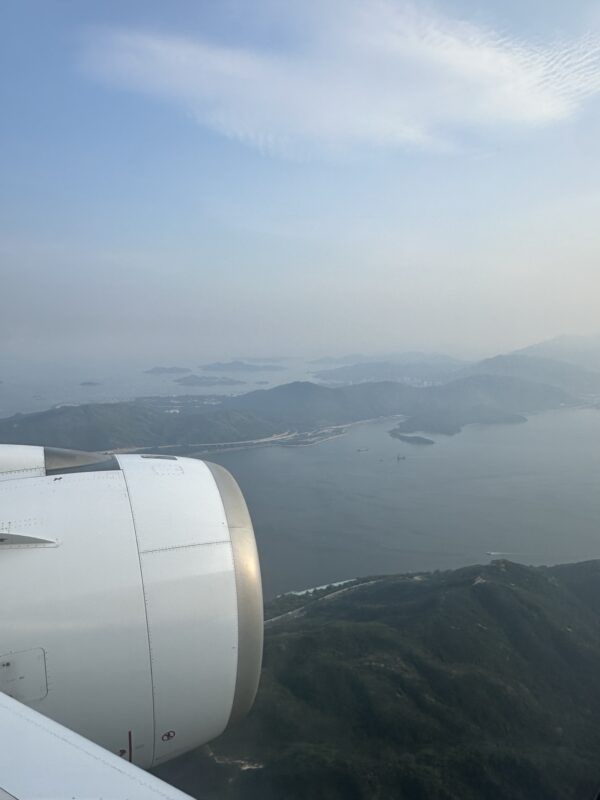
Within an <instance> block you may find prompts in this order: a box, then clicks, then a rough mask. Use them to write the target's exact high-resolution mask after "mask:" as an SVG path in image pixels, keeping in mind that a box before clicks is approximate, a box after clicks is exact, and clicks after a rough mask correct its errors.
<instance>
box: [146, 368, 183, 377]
mask: <svg viewBox="0 0 600 800" xmlns="http://www.w3.org/2000/svg"><path fill="white" fill-rule="evenodd" d="M191 371H192V370H191V369H188V368H187V367H152V368H151V369H146V370H144V374H146V375H185V373H186V372H191Z"/></svg>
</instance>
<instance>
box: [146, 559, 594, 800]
mask: <svg viewBox="0 0 600 800" xmlns="http://www.w3.org/2000/svg"><path fill="white" fill-rule="evenodd" d="M265 611H266V614H265V616H266V618H267V620H269V621H267V623H266V626H265V649H264V660H263V672H262V677H261V682H260V687H259V691H258V696H257V699H256V702H255V705H254V708H253V709H252V711H251V712H250V714H249V715H248V716H247V717H246V718H245V719H243V720H241V722H239V723H237V724H236V725H235V726H232V728H231V729H230V730H228V731H227V732H226V733H225V734H224V735H223V736H221V737H220V738H219V739H217V740H216V741H214V742H211V744H210V745H209V746H208V747H206V748H204V749H202V750H197V751H195V752H193V753H189V754H188V755H186V756H183V757H181V758H180V759H177V760H175V761H172V762H170V763H168V764H165V765H164V766H161V767H159V768H158V769H157V770H156V772H157V773H158V774H159V775H160V776H161V777H162V778H164V779H166V780H167V781H169V782H170V783H173V784H174V785H175V786H177V787H178V788H180V789H182V790H183V791H186V792H188V793H190V794H192V795H193V796H194V797H199V796H201V797H203V798H206V800H264V799H265V798H268V799H269V800H273V798H293V800H312V798H327V800H348V798H392V797H394V798H406V800H413V798H419V799H420V800H425V798H432V799H433V798H436V800H484V798H492V797H493V798H495V800H533V798H540V799H541V798H543V800H574V798H588V797H589V798H592V797H595V796H596V792H597V789H598V783H599V782H600V766H599V761H598V741H599V739H600V562H599V561H589V562H584V563H580V564H566V565H562V566H556V567H527V566H522V565H520V564H515V563H512V562H510V561H506V560H499V561H493V562H492V563H491V564H487V565H484V566H470V567H465V568H463V569H457V570H454V571H447V572H435V573H427V572H423V573H419V574H405V575H394V576H383V577H382V576H379V577H378V576H374V577H372V578H367V579H361V581H359V582H350V583H347V584H344V583H342V584H338V585H331V586H329V587H326V588H322V589H318V590H316V591H314V592H308V593H306V594H304V595H295V594H292V595H284V596H282V597H279V598H276V599H275V600H274V601H271V602H270V603H267V605H266V609H265Z"/></svg>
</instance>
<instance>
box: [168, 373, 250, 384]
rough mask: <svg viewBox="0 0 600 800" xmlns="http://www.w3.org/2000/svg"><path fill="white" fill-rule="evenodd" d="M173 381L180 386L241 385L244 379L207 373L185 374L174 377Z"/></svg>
mask: <svg viewBox="0 0 600 800" xmlns="http://www.w3.org/2000/svg"><path fill="white" fill-rule="evenodd" d="M175 383H178V384H179V385H180V386H243V385H244V383H245V382H244V381H236V380H235V378H220V377H216V376H211V377H208V376H207V375H186V376H185V377H184V378H176V379H175Z"/></svg>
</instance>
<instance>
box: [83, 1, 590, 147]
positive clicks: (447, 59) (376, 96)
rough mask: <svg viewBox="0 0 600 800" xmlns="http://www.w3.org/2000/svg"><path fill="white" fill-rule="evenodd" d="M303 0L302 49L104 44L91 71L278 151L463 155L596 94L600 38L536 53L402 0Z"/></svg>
mask: <svg viewBox="0 0 600 800" xmlns="http://www.w3.org/2000/svg"><path fill="white" fill-rule="evenodd" d="M310 6H311V3H310V2H309V0H307V11H306V17H305V20H304V24H303V26H302V30H303V33H304V35H305V41H304V42H303V43H302V46H301V47H295V48H294V49H289V50H288V51H286V52H281V50H275V49H273V50H272V51H268V50H265V49H256V48H251V47H247V48H244V47H239V46H236V47H226V46H222V45H220V44H214V43H211V42H209V41H206V40H204V41H203V40H200V39H197V38H187V37H185V36H182V37H177V36H169V35H161V34H157V33H151V32H148V31H137V30H108V31H103V32H100V33H98V32H97V33H96V34H95V35H94V37H93V38H92V40H91V42H90V44H89V46H88V48H87V50H86V53H85V63H86V66H87V68H88V69H89V70H90V71H91V72H92V74H93V75H95V76H96V77H97V78H100V79H102V80H104V81H108V82H110V83H111V84H116V85H118V86H121V87H124V88H128V89H131V90H136V91H141V92H145V93H148V94H151V95H156V96H158V97H162V98H164V99H166V100H169V101H171V102H174V103H177V104H178V105H180V106H182V107H183V108H185V109H186V110H187V111H188V112H189V113H191V114H192V115H193V117H194V118H195V119H196V120H197V121H198V123H200V124H201V125H203V126H206V127H207V128H210V129H212V130H215V131H218V132H220V133H222V134H224V135H225V136H228V137H231V138H233V139H238V140H240V141H243V142H246V143H248V144H250V145H253V146H255V147H258V148H261V149H263V150H266V151H269V152H275V153H279V154H283V155H299V154H307V153H309V154H310V153H314V152H323V151H325V152H328V151H332V152H339V151H352V150H354V149H356V148H359V147H419V148H447V147H451V148H452V147H456V146H458V147H460V146H461V137H462V136H463V135H464V134H466V133H468V134H469V135H472V134H473V133H474V132H475V133H480V134H482V133H483V134H484V135H486V136H489V135H491V134H494V133H495V132H497V131H498V129H499V128H501V127H517V128H524V127H532V126H545V125H549V124H552V123H556V122H560V121H563V120H568V119H569V118H571V117H573V116H574V115H576V114H577V112H578V111H579V110H580V109H581V107H582V105H583V104H584V102H585V101H586V100H588V99H589V98H591V97H593V96H594V95H596V94H598V93H600V38H599V37H598V36H596V35H594V34H588V35H587V36H585V37H583V38H580V39H577V40H556V41H553V42H548V43H532V42H528V41H524V40H518V39H516V38H512V37H508V36H506V35H501V34H499V33H497V32H495V31H493V30H491V29H487V28H484V27H481V26H479V25H476V24H473V23H471V22H469V21H463V20H456V19H450V18H448V17H446V16H444V15H442V14H441V13H438V12H434V11H432V10H431V9H428V10H426V11H424V10H422V9H421V8H417V7H416V5H414V4H410V3H406V2H393V0H345V2H344V3H341V2H340V3H335V4H334V6H331V5H329V6H328V12H329V13H324V14H323V15H322V16H319V15H318V14H316V13H315V9H314V7H313V8H312V9H311V8H310ZM333 7H334V8H335V12H336V13H335V14H332V13H330V12H331V10H332V8H333Z"/></svg>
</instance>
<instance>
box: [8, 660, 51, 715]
mask: <svg viewBox="0 0 600 800" xmlns="http://www.w3.org/2000/svg"><path fill="white" fill-rule="evenodd" d="M0 692H4V694H7V695H8V696H9V697H14V699H15V700H19V701H20V702H21V703H32V702H34V701H35V700H42V699H43V698H44V697H46V695H47V694H48V683H47V679H46V654H45V653H44V651H43V649H42V648H41V647H36V648H34V649H33V650H22V651H21V652H19V653H5V654H4V655H1V656H0Z"/></svg>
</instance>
